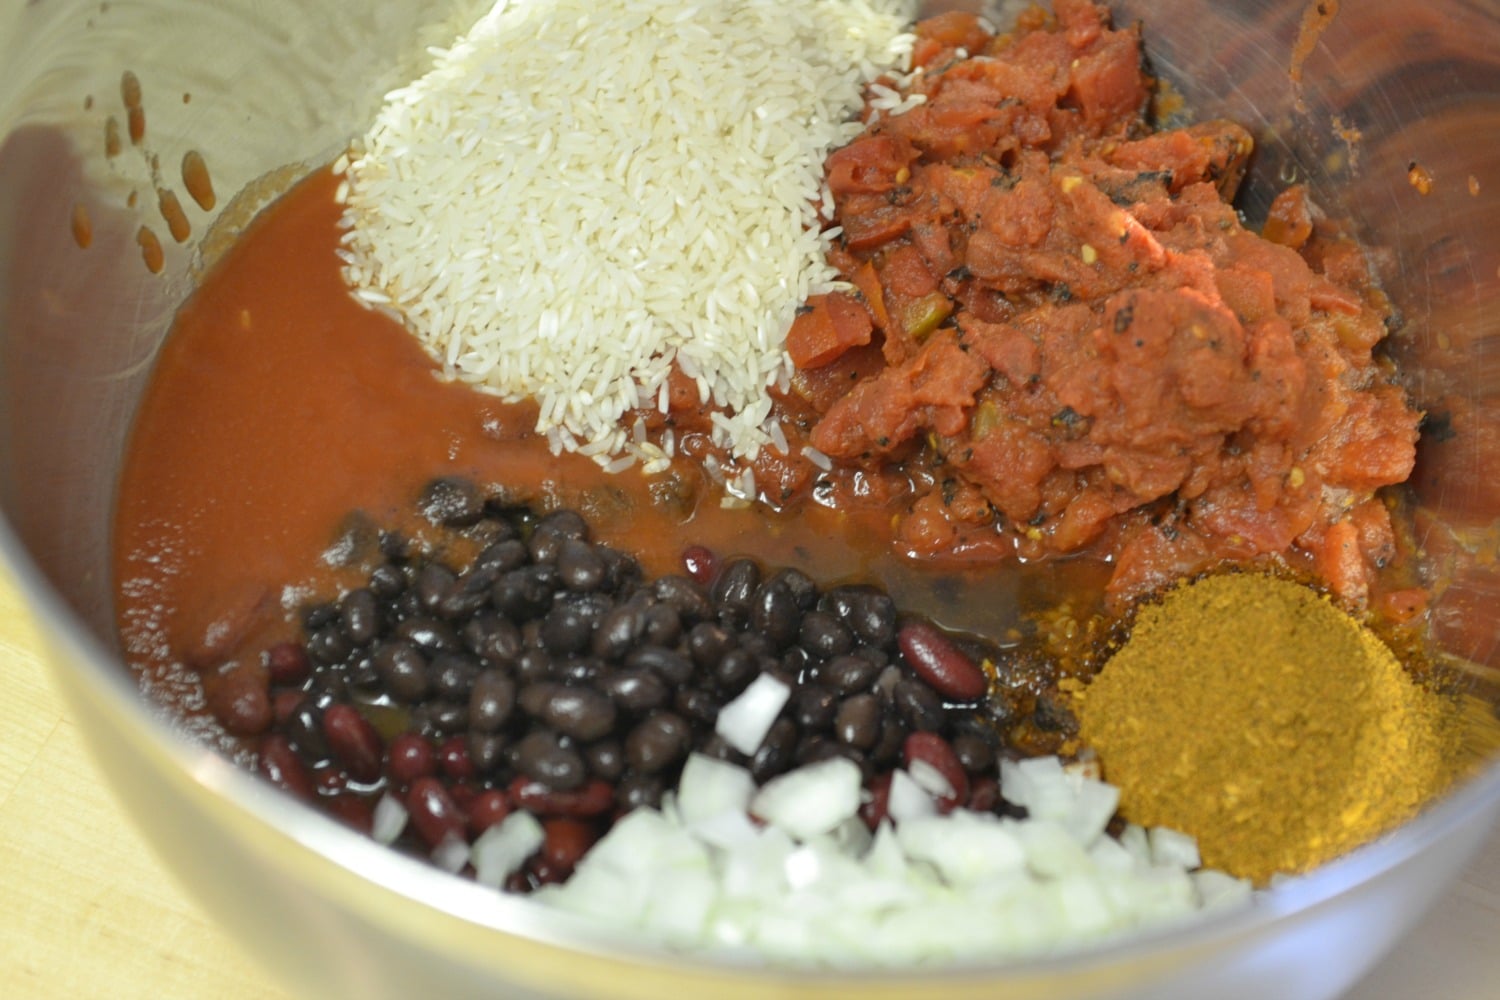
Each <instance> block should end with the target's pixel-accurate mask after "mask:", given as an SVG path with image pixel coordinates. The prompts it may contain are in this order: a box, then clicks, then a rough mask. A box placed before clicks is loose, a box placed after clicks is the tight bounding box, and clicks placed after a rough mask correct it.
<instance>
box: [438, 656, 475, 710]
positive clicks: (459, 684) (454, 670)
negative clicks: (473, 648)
mask: <svg viewBox="0 0 1500 1000" xmlns="http://www.w3.org/2000/svg"><path fill="white" fill-rule="evenodd" d="M478 675H479V668H478V667H477V666H476V665H475V664H474V663H473V662H472V661H471V660H468V659H466V658H465V657H463V656H461V655H459V654H457V653H439V654H437V655H436V656H434V657H433V658H432V662H431V663H430V664H429V665H428V667H427V683H428V684H429V685H430V686H431V687H432V690H433V693H435V694H436V695H437V696H438V697H439V698H442V699H443V700H444V701H465V702H466V701H468V700H469V692H470V691H472V690H473V688H474V678H475V677H477V676H478Z"/></svg>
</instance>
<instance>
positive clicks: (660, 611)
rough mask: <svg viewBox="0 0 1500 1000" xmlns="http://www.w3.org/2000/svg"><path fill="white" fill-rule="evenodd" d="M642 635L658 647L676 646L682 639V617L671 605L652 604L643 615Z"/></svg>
mask: <svg viewBox="0 0 1500 1000" xmlns="http://www.w3.org/2000/svg"><path fill="white" fill-rule="evenodd" d="M641 618H642V622H641V635H640V637H641V638H642V639H644V640H645V641H646V642H649V643H652V644H654V645H657V646H675V645H676V644H677V640H678V639H680V638H682V616H681V615H679V614H678V613H677V609H676V608H674V607H672V606H671V605H670V604H652V605H650V606H649V607H647V608H646V610H645V611H644V612H643V613H642V615H641Z"/></svg>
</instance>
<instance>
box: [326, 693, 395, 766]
mask: <svg viewBox="0 0 1500 1000" xmlns="http://www.w3.org/2000/svg"><path fill="white" fill-rule="evenodd" d="M323 736H324V737H325V738H326V739H327V740H328V748H329V749H330V750H332V751H333V755H334V757H336V758H338V761H339V763H340V764H343V765H344V769H345V770H346V771H348V772H349V777H351V778H353V779H354V780H355V781H359V782H364V783H368V782H371V781H374V780H375V779H376V778H379V777H380V768H381V763H382V761H381V757H382V753H381V746H380V735H379V734H378V733H376V732H375V727H374V726H372V725H370V723H369V720H367V719H366V718H365V717H364V716H363V715H360V714H359V712H358V710H356V709H355V708H354V706H353V705H346V704H344V703H342V702H336V703H334V704H332V705H329V706H328V707H327V708H326V709H324V710H323Z"/></svg>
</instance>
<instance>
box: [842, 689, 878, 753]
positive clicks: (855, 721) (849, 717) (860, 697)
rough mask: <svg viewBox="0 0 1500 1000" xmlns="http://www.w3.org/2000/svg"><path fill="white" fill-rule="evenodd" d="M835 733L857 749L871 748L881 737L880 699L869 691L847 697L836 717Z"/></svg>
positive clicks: (845, 742)
mask: <svg viewBox="0 0 1500 1000" xmlns="http://www.w3.org/2000/svg"><path fill="white" fill-rule="evenodd" d="M833 734H834V736H835V737H836V738H837V739H838V741H839V742H840V743H844V744H846V745H848V746H851V747H854V748H855V749H857V750H868V749H870V747H872V746H874V745H875V741H876V740H877V739H879V737H880V699H878V698H876V697H875V696H874V695H873V694H870V693H868V692H866V693H864V694H857V695H854V696H852V697H849V698H845V699H844V700H843V702H842V703H841V704H840V705H839V710H838V715H836V716H835V717H834V720H833Z"/></svg>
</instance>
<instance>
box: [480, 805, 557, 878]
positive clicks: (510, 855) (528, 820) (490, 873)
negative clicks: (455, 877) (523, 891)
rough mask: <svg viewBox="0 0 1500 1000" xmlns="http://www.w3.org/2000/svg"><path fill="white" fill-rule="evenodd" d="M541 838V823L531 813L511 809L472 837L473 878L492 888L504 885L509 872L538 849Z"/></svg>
mask: <svg viewBox="0 0 1500 1000" xmlns="http://www.w3.org/2000/svg"><path fill="white" fill-rule="evenodd" d="M543 839H544V834H543V831H542V824H541V823H540V822H538V821H537V818H536V817H535V816H533V815H531V813H529V812H524V811H517V812H513V813H511V814H510V815H509V816H507V817H505V818H504V819H502V820H501V821H500V822H498V823H496V824H495V825H494V826H492V827H490V828H489V829H488V830H486V831H484V832H483V833H481V834H480V835H479V836H478V837H476V838H475V839H474V847H473V849H472V851H471V857H472V860H473V862H474V878H475V880H476V881H477V882H479V883H480V884H481V885H488V886H492V887H494V888H499V887H500V886H502V885H504V884H505V880H506V879H507V878H509V877H510V874H511V873H512V872H514V871H516V870H517V869H518V868H520V867H521V866H522V865H523V864H525V863H526V859H527V858H529V857H531V856H532V855H533V854H535V853H536V852H537V851H538V850H540V849H541V846H542V841H543Z"/></svg>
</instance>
